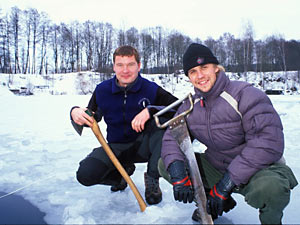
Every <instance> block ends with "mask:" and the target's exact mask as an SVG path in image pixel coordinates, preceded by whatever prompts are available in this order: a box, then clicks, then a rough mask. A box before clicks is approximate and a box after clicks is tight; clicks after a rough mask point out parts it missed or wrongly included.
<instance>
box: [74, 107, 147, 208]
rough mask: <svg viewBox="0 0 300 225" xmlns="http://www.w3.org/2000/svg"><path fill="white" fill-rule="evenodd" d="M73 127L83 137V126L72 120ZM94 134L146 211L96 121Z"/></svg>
mask: <svg viewBox="0 0 300 225" xmlns="http://www.w3.org/2000/svg"><path fill="white" fill-rule="evenodd" d="M85 112H86V113H87V114H88V115H89V116H93V114H92V112H91V111H90V110H89V109H87V110H86V111H85ZM72 125H73V127H74V129H75V130H76V131H77V133H78V134H79V135H80V136H81V134H82V130H83V125H78V124H76V123H75V122H74V121H73V120H72ZM91 128H92V131H93V133H94V134H95V136H96V138H97V139H98V141H99V143H100V144H101V146H102V147H103V149H104V151H105V152H106V154H107V156H108V157H109V158H110V160H111V161H112V163H113V164H114V166H115V167H116V168H117V170H118V171H119V172H120V174H121V175H122V177H123V178H124V180H125V181H126V182H127V184H128V185H129V186H130V188H131V190H132V192H133V194H134V196H135V198H136V200H137V201H138V203H139V206H140V209H141V211H142V212H144V211H145V209H146V207H147V206H146V203H145V201H144V199H143V197H142V196H141V194H140V192H139V191H138V189H137V187H136V186H135V184H134V183H133V181H132V180H131V178H130V176H129V175H128V174H127V172H126V170H125V169H124V168H123V166H122V164H121V163H120V162H119V160H118V159H117V157H116V156H115V155H114V153H113V152H112V150H111V148H110V147H109V145H108V144H107V143H106V141H105V139H104V137H103V135H102V133H101V131H100V128H99V126H98V123H97V121H96V120H95V119H94V121H93V126H92V127H91Z"/></svg>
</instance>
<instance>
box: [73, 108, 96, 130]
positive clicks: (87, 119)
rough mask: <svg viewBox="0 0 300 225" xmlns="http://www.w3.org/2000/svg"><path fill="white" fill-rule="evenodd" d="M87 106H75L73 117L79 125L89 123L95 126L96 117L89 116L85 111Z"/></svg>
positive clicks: (90, 125)
mask: <svg viewBox="0 0 300 225" xmlns="http://www.w3.org/2000/svg"><path fill="white" fill-rule="evenodd" d="M86 110H87V108H74V109H73V110H72V112H71V116H72V119H73V121H74V122H75V123H77V124H78V125H84V124H86V125H88V126H89V127H92V126H93V121H94V118H93V117H91V116H89V115H88V114H87V113H86V112H85V111H86Z"/></svg>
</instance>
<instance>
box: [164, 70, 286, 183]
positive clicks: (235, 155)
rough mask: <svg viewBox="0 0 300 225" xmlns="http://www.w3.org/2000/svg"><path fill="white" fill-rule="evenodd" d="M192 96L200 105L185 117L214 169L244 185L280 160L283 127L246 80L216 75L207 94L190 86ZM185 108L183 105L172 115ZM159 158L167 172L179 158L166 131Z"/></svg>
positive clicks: (186, 102)
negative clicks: (229, 98) (224, 95)
mask: <svg viewBox="0 0 300 225" xmlns="http://www.w3.org/2000/svg"><path fill="white" fill-rule="evenodd" d="M223 91H226V92H227V93H229V95H231V96H232V97H233V98H234V99H235V100H236V101H237V102H238V111H239V112H240V113H241V115H239V114H238V112H237V111H236V110H235V109H234V107H232V105H230V104H229V103H228V101H226V100H225V99H224V98H222V97H221V96H220V94H221V93H222V92H223ZM193 97H194V98H201V97H203V98H204V106H203V107H202V106H201V105H200V102H197V103H195V105H194V109H193V111H192V112H191V113H190V114H189V115H188V116H186V121H187V125H188V129H189V132H190V135H191V136H192V137H193V138H196V139H197V140H199V141H200V142H201V143H203V144H205V145H206V146H207V150H206V151H205V155H206V158H207V160H208V161H209V162H210V163H211V164H212V165H213V166H214V167H215V168H216V169H218V170H219V171H221V172H223V173H224V172H225V171H229V173H230V177H231V179H232V180H233V182H234V183H235V184H236V185H240V184H245V183H247V182H248V180H249V179H250V177H251V176H252V175H253V174H255V173H256V172H257V171H258V170H260V169H262V168H265V167H267V166H268V165H270V164H272V163H274V162H276V161H278V160H279V159H280V158H281V157H282V155H283V149H284V137H283V131H282V130H283V127H282V123H281V120H280V117H279V115H278V114H277V112H276V111H275V109H274V107H273V105H272V103H271V101H270V99H269V98H268V96H267V95H266V94H265V93H264V92H262V91H261V90H259V89H257V88H255V87H253V86H251V85H250V84H248V83H246V82H241V81H230V80H229V78H228V77H227V76H226V75H225V73H224V72H220V73H219V74H218V76H217V80H216V83H215V85H214V86H213V88H212V89H211V90H210V91H209V92H207V93H203V92H200V90H198V89H196V88H195V95H194V96H193ZM189 106H190V103H189V102H188V101H185V102H184V103H183V104H182V105H181V106H180V107H179V109H178V111H177V113H176V115H177V114H179V113H181V112H183V111H185V110H187V109H188V108H189ZM161 154H162V159H163V161H164V163H165V166H166V168H168V166H169V165H170V163H172V162H173V161H175V160H184V156H183V154H182V153H181V151H180V149H179V147H178V145H177V144H176V142H175V140H174V138H173V137H172V135H171V133H170V131H169V129H167V131H166V132H165V135H164V137H163V143H162V153H161Z"/></svg>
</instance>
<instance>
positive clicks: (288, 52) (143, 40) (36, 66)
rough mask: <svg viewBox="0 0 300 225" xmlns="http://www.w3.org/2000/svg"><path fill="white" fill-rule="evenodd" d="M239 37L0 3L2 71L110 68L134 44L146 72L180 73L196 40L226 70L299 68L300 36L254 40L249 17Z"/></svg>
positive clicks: (107, 72)
mask: <svg viewBox="0 0 300 225" xmlns="http://www.w3.org/2000/svg"><path fill="white" fill-rule="evenodd" d="M242 33H243V34H242V37H241V38H236V37H234V35H232V34H230V33H224V34H223V35H221V36H220V37H219V38H218V39H216V40H215V39H213V38H211V37H209V38H207V39H206V40H201V39H200V38H196V39H191V38H190V37H188V36H187V35H184V34H182V33H181V32H178V31H176V30H168V29H164V28H163V27H161V26H157V27H150V28H145V29H142V30H140V31H139V30H137V29H136V28H135V27H131V28H129V29H116V28H114V27H113V26H112V25H111V24H109V23H103V22H97V21H86V22H83V23H80V22H78V21H74V22H71V23H69V24H66V23H60V24H55V23H53V22H52V21H51V20H50V19H49V17H48V15H47V14H46V13H44V12H39V11H38V10H36V9H34V8H28V9H26V10H21V9H19V8H18V7H13V8H11V9H10V11H9V12H7V13H6V14H4V13H2V11H1V8H0V72H2V73H11V74H16V73H23V74H49V73H67V72H78V71H86V70H91V71H97V72H100V73H104V74H110V73H111V72H112V53H113V51H114V50H115V48H116V47H118V46H121V45H132V46H134V47H136V48H137V49H138V51H139V53H140V55H141V62H142V71H143V72H144V73H165V74H171V73H179V72H181V70H182V56H183V53H184V51H185V49H186V48H187V46H188V45H189V44H190V43H192V42H197V43H202V44H205V45H206V46H208V47H209V48H211V49H212V51H213V52H214V54H215V55H216V56H217V58H218V59H219V61H220V63H221V64H222V65H223V66H224V67H225V68H226V70H227V71H231V72H241V73H245V72H247V71H257V72H265V71H291V70H300V41H299V40H298V41H297V40H285V38H284V37H283V35H280V34H276V35H270V36H268V37H267V38H265V40H255V39H254V28H253V26H252V24H251V23H250V22H249V21H248V22H247V23H246V24H244V26H243V32H242Z"/></svg>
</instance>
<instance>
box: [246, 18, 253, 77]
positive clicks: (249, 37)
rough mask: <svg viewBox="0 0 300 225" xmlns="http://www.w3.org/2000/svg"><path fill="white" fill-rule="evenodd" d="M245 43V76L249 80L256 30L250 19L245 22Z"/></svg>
mask: <svg viewBox="0 0 300 225" xmlns="http://www.w3.org/2000/svg"><path fill="white" fill-rule="evenodd" d="M243 45H244V76H245V79H246V81H247V72H248V70H249V69H250V68H251V65H252V62H253V47H254V30H253V25H252V23H251V22H250V21H247V22H246V23H245V24H244V33H243Z"/></svg>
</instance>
